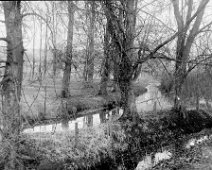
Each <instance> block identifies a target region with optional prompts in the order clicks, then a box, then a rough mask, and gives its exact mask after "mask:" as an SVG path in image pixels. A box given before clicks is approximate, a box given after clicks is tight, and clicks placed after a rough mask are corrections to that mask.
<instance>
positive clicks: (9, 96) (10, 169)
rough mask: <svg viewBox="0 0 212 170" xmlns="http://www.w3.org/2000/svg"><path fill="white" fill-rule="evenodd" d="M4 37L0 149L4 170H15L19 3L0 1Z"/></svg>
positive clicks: (20, 52)
mask: <svg viewBox="0 0 212 170" xmlns="http://www.w3.org/2000/svg"><path fill="white" fill-rule="evenodd" d="M2 4H3V8H4V16H5V25H6V34H7V40H8V43H7V63H6V68H5V73H4V78H3V83H2V84H3V87H2V88H3V111H2V114H3V129H2V130H3V135H4V136H3V144H4V145H3V146H5V147H6V148H7V153H8V155H7V157H6V159H7V160H6V161H5V167H4V169H5V170H16V169H19V168H18V167H17V162H16V158H17V157H16V155H17V154H16V152H17V151H18V145H19V134H20V125H21V116H20V105H19V104H20V98H21V85H22V77H23V52H24V48H23V39H22V16H21V14H20V10H21V9H20V8H21V6H20V1H5V2H2Z"/></svg>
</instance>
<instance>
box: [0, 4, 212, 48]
mask: <svg viewBox="0 0 212 170" xmlns="http://www.w3.org/2000/svg"><path fill="white" fill-rule="evenodd" d="M154 1H155V0H151V1H150V0H143V1H140V2H142V4H141V6H142V5H143V4H148V3H149V4H150V3H151V2H154ZM49 2H50V1H49ZM55 2H56V1H55ZM158 2H167V6H166V7H165V8H164V7H163V8H161V9H160V8H158ZM158 2H157V3H151V5H148V6H146V7H145V8H144V9H142V10H145V11H146V12H148V13H151V14H152V15H155V17H157V18H158V19H160V20H161V21H162V22H164V23H165V24H166V25H168V26H169V27H171V28H173V29H175V30H176V24H175V23H176V22H175V19H174V15H173V9H172V5H171V4H170V0H165V1H164V0H163V1H162V0H158ZM196 2H199V0H198V1H197V0H196ZM24 3H25V2H24ZM29 4H31V7H32V8H37V7H38V8H39V9H41V10H40V11H37V12H42V10H43V11H44V13H45V10H46V9H45V1H34V2H29ZM78 4H80V2H78ZM156 4H157V6H156ZM81 6H82V5H81ZM211 6H212V1H210V2H209V5H208V7H207V9H206V12H205V16H204V21H203V23H205V22H208V20H212V19H211V18H212V16H211V15H212V9H211ZM155 9H158V10H159V11H156V10H155ZM24 10H25V9H24ZM61 12H62V13H64V14H62V16H63V19H64V23H65V24H66V25H67V24H68V23H67V17H66V14H65V13H67V9H66V8H64V10H62V11H61ZM84 17H85V16H84ZM0 19H1V20H4V16H3V14H1V15H0ZM138 22H139V21H138ZM34 24H35V29H34ZM78 24H79V23H78ZM58 27H59V28H60V32H58V37H57V42H58V43H60V44H63V45H64V46H65V44H66V35H67V29H66V28H65V27H64V26H62V24H60V25H59V26H58ZM42 31H43V33H42V34H41V29H40V24H39V22H38V20H37V21H33V17H32V16H28V17H27V18H25V19H24V21H23V36H24V47H25V48H26V49H28V50H30V49H32V48H33V36H34V35H35V36H34V37H35V44H34V48H35V49H39V48H40V37H42V48H44V47H45V25H44V24H43V27H42ZM74 32H75V35H74V44H75V46H76V47H79V46H80V45H82V44H83V42H84V43H85V41H86V36H85V35H84V34H85V33H84V32H83V31H82V30H78V34H76V32H77V29H76V27H75V30H74ZM41 35H42V36H41ZM4 36H5V25H4V24H3V23H0V37H4ZM0 43H1V45H2V44H4V42H0ZM4 45H5V44H4Z"/></svg>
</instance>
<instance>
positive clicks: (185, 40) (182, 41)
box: [172, 0, 209, 111]
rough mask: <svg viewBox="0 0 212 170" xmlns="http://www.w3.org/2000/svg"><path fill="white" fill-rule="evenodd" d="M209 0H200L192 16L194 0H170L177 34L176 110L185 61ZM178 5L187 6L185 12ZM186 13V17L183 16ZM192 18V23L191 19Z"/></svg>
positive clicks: (185, 72) (185, 68)
mask: <svg viewBox="0 0 212 170" xmlns="http://www.w3.org/2000/svg"><path fill="white" fill-rule="evenodd" d="M208 2H209V0H201V1H200V3H199V6H198V8H197V11H196V12H195V14H194V15H193V16H192V12H193V6H194V2H193V0H190V1H187V3H185V2H184V1H181V3H180V1H179V0H172V4H173V7H174V15H175V19H176V21H177V26H178V32H180V33H179V35H178V36H177V48H176V64H175V73H174V77H175V83H174V84H175V89H174V90H175V100H174V108H175V110H177V111H181V109H182V97H181V96H182V85H183V82H184V80H185V78H186V75H187V63H188V60H189V54H190V51H191V47H192V44H193V42H194V40H195V37H196V36H197V35H198V34H199V33H200V32H199V27H200V24H201V22H202V18H203V14H204V10H205V7H206V5H207V3H208ZM180 5H181V6H182V7H183V6H187V13H186V12H185V9H183V10H181V11H180ZM183 13H184V14H186V17H184V16H183ZM192 20H194V23H193V25H192V24H191V21H192Z"/></svg>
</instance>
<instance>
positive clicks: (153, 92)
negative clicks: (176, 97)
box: [136, 83, 172, 113]
mask: <svg viewBox="0 0 212 170" xmlns="http://www.w3.org/2000/svg"><path fill="white" fill-rule="evenodd" d="M157 85H158V84H155V83H154V84H150V85H148V86H147V87H146V88H147V92H146V93H144V94H143V95H141V96H139V97H137V99H136V107H137V110H138V112H139V113H142V112H149V111H153V112H156V111H158V110H163V109H168V108H171V107H172V105H171V103H170V102H169V101H168V100H167V99H166V98H165V97H164V96H162V94H161V92H160V91H159V89H158V88H157Z"/></svg>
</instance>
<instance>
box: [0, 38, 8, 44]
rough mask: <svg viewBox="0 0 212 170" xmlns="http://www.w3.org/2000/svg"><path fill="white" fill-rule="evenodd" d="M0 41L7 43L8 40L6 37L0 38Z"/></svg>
mask: <svg viewBox="0 0 212 170" xmlns="http://www.w3.org/2000/svg"><path fill="white" fill-rule="evenodd" d="M0 41H5V42H7V43H10V41H9V40H8V39H7V38H0Z"/></svg>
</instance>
